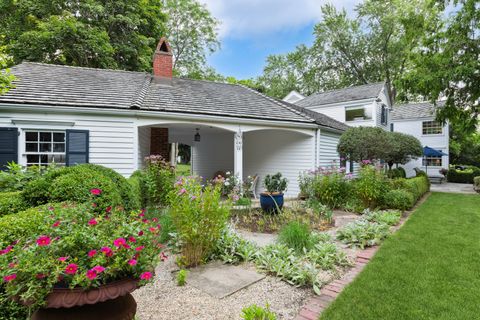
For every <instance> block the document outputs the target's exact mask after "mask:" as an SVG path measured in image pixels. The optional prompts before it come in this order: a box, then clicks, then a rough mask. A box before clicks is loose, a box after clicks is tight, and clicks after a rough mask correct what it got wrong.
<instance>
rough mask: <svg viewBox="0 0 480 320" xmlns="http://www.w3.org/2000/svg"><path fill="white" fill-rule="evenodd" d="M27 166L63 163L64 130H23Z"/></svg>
mask: <svg viewBox="0 0 480 320" xmlns="http://www.w3.org/2000/svg"><path fill="white" fill-rule="evenodd" d="M25 156H26V160H27V161H26V162H27V166H46V165H49V164H51V163H55V164H57V165H60V166H63V165H65V131H43V130H42V131H35V130H27V131H25Z"/></svg>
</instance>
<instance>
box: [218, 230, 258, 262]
mask: <svg viewBox="0 0 480 320" xmlns="http://www.w3.org/2000/svg"><path fill="white" fill-rule="evenodd" d="M257 251H258V248H257V246H256V245H254V244H253V243H251V242H249V241H246V240H245V239H243V238H242V237H240V236H239V235H238V234H237V233H235V231H234V230H233V229H231V228H225V229H224V230H223V231H222V235H221V237H220V239H219V240H218V241H217V243H216V245H215V249H214V250H213V253H212V256H211V257H210V259H212V260H215V259H219V260H221V261H223V262H224V263H230V264H237V263H240V262H245V261H246V262H248V261H253V260H254V259H255V256H256V254H257Z"/></svg>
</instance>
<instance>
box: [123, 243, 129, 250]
mask: <svg viewBox="0 0 480 320" xmlns="http://www.w3.org/2000/svg"><path fill="white" fill-rule="evenodd" d="M123 247H124V248H125V249H130V248H131V247H130V245H129V244H124V245H123Z"/></svg>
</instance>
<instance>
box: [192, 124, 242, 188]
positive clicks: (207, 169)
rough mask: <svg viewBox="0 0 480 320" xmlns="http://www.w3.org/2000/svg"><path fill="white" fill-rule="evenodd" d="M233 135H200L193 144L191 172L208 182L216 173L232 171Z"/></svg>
mask: <svg viewBox="0 0 480 320" xmlns="http://www.w3.org/2000/svg"><path fill="white" fill-rule="evenodd" d="M233 151H234V150H233V133H231V132H227V131H225V132H222V133H218V134H202V136H201V141H200V142H195V143H193V146H192V167H193V172H194V173H195V174H197V175H199V176H202V177H203V178H205V179H207V180H209V179H212V178H213V175H214V174H215V172H217V171H225V172H226V171H233Z"/></svg>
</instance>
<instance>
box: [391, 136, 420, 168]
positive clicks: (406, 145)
mask: <svg viewBox="0 0 480 320" xmlns="http://www.w3.org/2000/svg"><path fill="white" fill-rule="evenodd" d="M386 134H387V139H388V148H387V149H386V150H385V155H384V160H385V162H387V163H388V165H389V166H390V168H391V167H392V166H393V165H394V164H397V165H398V164H406V163H407V162H409V161H410V160H412V159H418V158H419V157H421V156H422V155H423V147H422V144H421V143H420V141H419V140H418V139H417V138H415V137H414V136H412V135H409V134H404V133H400V132H387V133H386Z"/></svg>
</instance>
